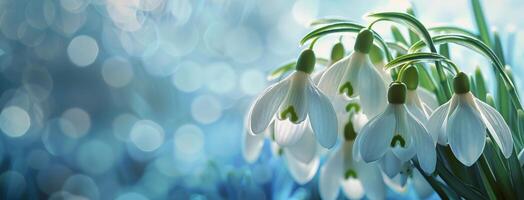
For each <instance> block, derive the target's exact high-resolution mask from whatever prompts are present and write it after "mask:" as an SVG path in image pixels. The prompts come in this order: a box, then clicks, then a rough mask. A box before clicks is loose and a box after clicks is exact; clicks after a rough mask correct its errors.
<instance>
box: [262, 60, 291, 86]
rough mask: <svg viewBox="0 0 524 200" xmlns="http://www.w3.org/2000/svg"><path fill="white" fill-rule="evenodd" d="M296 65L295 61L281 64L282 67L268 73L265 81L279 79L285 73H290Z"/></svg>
mask: <svg viewBox="0 0 524 200" xmlns="http://www.w3.org/2000/svg"><path fill="white" fill-rule="evenodd" d="M296 64H297V61H291V62H287V63H285V64H283V65H282V66H280V67H278V68H276V69H275V70H273V71H271V73H269V76H267V80H269V81H271V80H275V79H277V78H279V77H281V76H282V75H284V74H285V73H286V72H288V71H291V70H292V69H293V68H295V65H296Z"/></svg>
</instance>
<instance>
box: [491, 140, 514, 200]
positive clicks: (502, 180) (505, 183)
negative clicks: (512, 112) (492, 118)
mask: <svg viewBox="0 0 524 200" xmlns="http://www.w3.org/2000/svg"><path fill="white" fill-rule="evenodd" d="M488 136H491V134H488ZM500 155H501V153H500V152H499V148H498V147H497V144H496V143H494V142H492V139H491V138H487V139H486V147H485V148H484V156H485V157H486V159H487V161H488V164H489V166H490V167H491V169H492V170H493V175H494V176H495V179H496V180H497V182H498V184H500V187H499V188H500V189H501V191H502V194H503V195H504V197H505V199H515V196H514V195H515V194H514V193H513V191H511V188H512V187H511V180H510V177H509V175H508V173H507V172H508V168H507V167H506V166H505V165H504V163H505V159H504V158H502V157H501V156H500Z"/></svg>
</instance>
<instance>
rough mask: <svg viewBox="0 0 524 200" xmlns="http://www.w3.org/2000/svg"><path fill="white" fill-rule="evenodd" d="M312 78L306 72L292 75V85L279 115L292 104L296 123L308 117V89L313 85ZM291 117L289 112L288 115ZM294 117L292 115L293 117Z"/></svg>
mask: <svg viewBox="0 0 524 200" xmlns="http://www.w3.org/2000/svg"><path fill="white" fill-rule="evenodd" d="M311 84H312V83H311V79H310V78H309V75H308V74H306V73H305V72H300V71H297V72H295V73H293V74H291V75H290V86H289V90H288V92H287V95H286V98H285V100H284V102H283V103H282V104H281V105H280V108H279V113H278V117H280V114H281V113H282V112H283V111H285V110H286V109H288V108H289V106H292V107H293V109H294V112H295V113H294V114H296V117H297V119H296V121H293V122H294V123H300V122H303V121H304V120H305V119H306V117H307V111H308V98H307V92H308V91H307V90H308V88H309V85H311ZM287 117H289V114H288V115H287ZM292 118H293V117H291V119H292Z"/></svg>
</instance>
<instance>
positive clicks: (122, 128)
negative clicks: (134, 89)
mask: <svg viewBox="0 0 524 200" xmlns="http://www.w3.org/2000/svg"><path fill="white" fill-rule="evenodd" d="M138 120H139V119H138V117H136V116H135V115H133V114H130V113H124V114H120V115H118V116H117V117H116V118H115V119H114V120H113V134H114V135H115V137H116V138H117V139H119V140H121V141H126V140H128V139H129V134H130V133H131V128H133V125H134V124H135V122H137V121H138Z"/></svg>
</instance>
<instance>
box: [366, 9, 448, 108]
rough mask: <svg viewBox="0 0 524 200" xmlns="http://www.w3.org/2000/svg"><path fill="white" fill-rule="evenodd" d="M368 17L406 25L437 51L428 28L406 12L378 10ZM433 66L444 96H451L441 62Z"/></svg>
mask: <svg viewBox="0 0 524 200" xmlns="http://www.w3.org/2000/svg"><path fill="white" fill-rule="evenodd" d="M368 17H369V18H372V19H374V21H373V23H376V22H379V21H391V22H396V23H400V24H404V25H406V26H407V27H408V28H409V29H410V30H411V31H414V32H415V33H417V35H418V36H421V37H422V40H423V41H424V42H425V43H426V44H427V45H428V47H429V49H430V51H431V52H433V53H437V49H436V47H435V45H434V44H433V41H432V38H431V35H430V34H429V32H428V30H427V29H426V27H424V25H423V24H422V23H421V22H420V21H418V20H417V19H416V18H415V17H413V16H412V15H410V14H406V13H399V12H380V13H372V14H369V15H368ZM373 23H372V24H373ZM370 26H371V25H370ZM418 36H417V37H418ZM416 40H417V39H413V38H412V42H414V41H416ZM435 66H436V68H437V72H438V77H439V81H440V86H441V88H442V91H444V92H445V96H446V98H449V97H450V96H451V93H450V90H449V84H448V82H447V80H446V74H445V73H444V70H443V69H442V68H443V67H442V66H441V64H440V63H439V62H438V61H437V62H435Z"/></svg>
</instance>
